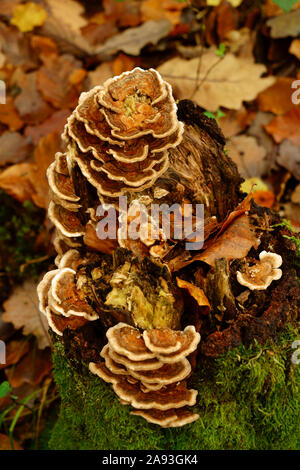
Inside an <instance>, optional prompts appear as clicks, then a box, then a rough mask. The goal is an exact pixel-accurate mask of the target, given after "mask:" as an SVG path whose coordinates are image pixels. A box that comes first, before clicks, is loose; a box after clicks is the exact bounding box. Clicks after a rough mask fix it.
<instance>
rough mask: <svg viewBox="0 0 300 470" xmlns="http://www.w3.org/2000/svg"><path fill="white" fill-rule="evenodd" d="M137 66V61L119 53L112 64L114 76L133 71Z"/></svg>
mask: <svg viewBox="0 0 300 470" xmlns="http://www.w3.org/2000/svg"><path fill="white" fill-rule="evenodd" d="M136 65H138V64H137V60H136V59H133V58H132V57H129V56H128V55H126V54H123V52H120V53H119V54H118V55H117V57H116V58H115V60H114V61H113V63H112V68H113V73H114V75H121V73H123V72H127V71H128V70H132V69H134V67H135V66H136Z"/></svg>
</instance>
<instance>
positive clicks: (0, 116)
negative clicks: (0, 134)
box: [0, 96, 24, 131]
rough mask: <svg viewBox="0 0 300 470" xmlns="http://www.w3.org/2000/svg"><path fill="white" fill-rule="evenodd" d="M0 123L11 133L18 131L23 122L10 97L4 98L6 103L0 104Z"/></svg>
mask: <svg viewBox="0 0 300 470" xmlns="http://www.w3.org/2000/svg"><path fill="white" fill-rule="evenodd" d="M0 122H1V123H2V124H6V125H7V126H8V127H9V129H10V130H11V131H18V130H19V129H21V127H23V124H24V123H23V122H22V120H21V119H20V116H19V114H18V112H17V110H16V108H15V106H14V100H13V98H12V97H11V96H7V97H6V103H5V104H0Z"/></svg>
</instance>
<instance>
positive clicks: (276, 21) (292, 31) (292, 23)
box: [267, 9, 300, 38]
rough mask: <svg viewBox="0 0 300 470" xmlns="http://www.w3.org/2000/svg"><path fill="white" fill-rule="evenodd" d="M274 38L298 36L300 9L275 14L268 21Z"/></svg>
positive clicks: (299, 31) (299, 30) (299, 32)
mask: <svg viewBox="0 0 300 470" xmlns="http://www.w3.org/2000/svg"><path fill="white" fill-rule="evenodd" d="M267 26H269V27H270V28H271V37H272V38H286V37H287V36H293V37H297V36H299V34H300V9H298V10H295V11H291V12H289V13H286V14H284V15H280V16H275V17H274V18H271V19H269V20H268V21H267Z"/></svg>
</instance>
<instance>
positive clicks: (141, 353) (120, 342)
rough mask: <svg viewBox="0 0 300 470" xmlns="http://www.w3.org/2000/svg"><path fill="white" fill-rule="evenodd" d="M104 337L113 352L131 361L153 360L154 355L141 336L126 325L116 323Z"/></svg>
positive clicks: (134, 329)
mask: <svg viewBox="0 0 300 470" xmlns="http://www.w3.org/2000/svg"><path fill="white" fill-rule="evenodd" d="M106 336H107V339H108V342H109V345H110V347H111V348H112V349H113V350H114V351H116V352H117V353H118V354H121V355H123V356H127V357H128V358H129V359H131V360H132V361H144V360H147V359H153V358H155V354H153V353H152V352H151V351H149V349H148V348H147V347H146V346H145V343H144V339H143V336H142V335H141V333H140V332H139V330H138V329H136V328H134V327H132V326H129V325H127V324H126V323H118V324H117V325H116V326H113V327H112V328H109V330H107V332H106Z"/></svg>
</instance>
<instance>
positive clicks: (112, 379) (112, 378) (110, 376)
mask: <svg viewBox="0 0 300 470" xmlns="http://www.w3.org/2000/svg"><path fill="white" fill-rule="evenodd" d="M89 369H90V371H91V372H92V374H95V375H98V377H100V378H101V379H103V380H104V382H107V383H110V384H117V383H118V382H119V381H120V376H119V375H117V374H114V373H113V372H111V370H109V369H108V368H107V367H106V365H105V363H104V362H99V363H97V364H96V363H95V362H90V363H89Z"/></svg>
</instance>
